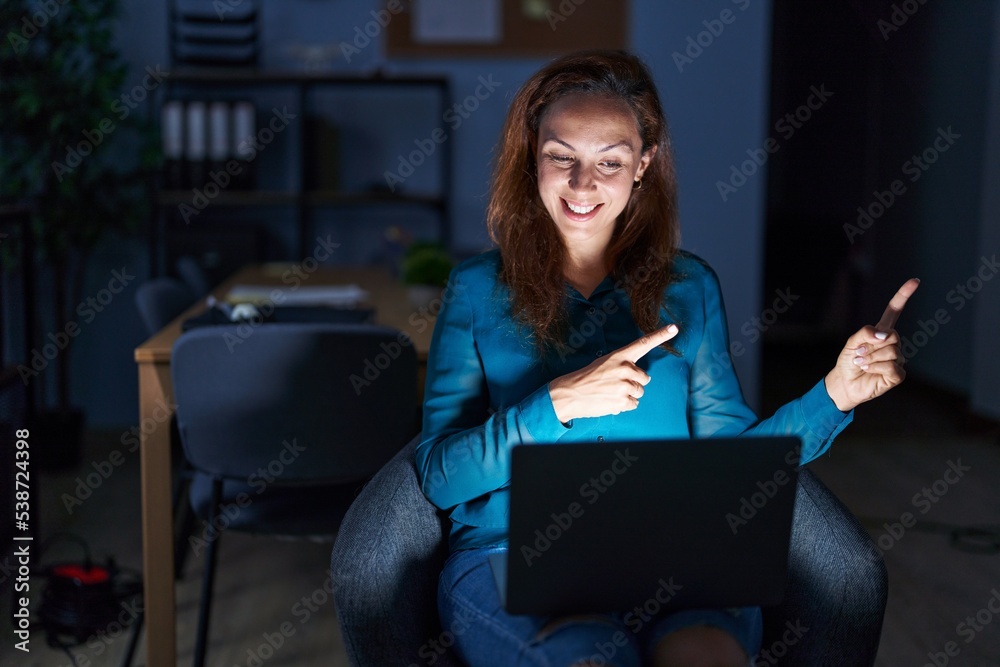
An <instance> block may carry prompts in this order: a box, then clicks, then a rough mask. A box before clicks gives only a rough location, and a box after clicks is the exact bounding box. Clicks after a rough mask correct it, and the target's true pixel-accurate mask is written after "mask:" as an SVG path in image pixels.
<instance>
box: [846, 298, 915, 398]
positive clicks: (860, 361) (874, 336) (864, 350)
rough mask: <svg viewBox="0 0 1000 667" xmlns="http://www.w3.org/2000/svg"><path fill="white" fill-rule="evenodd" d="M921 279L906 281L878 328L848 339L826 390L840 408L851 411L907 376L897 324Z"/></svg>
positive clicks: (863, 330)
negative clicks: (900, 348) (896, 328)
mask: <svg viewBox="0 0 1000 667" xmlns="http://www.w3.org/2000/svg"><path fill="white" fill-rule="evenodd" d="M919 284H920V281H919V280H918V279H916V278H911V279H910V280H907V281H906V282H905V283H903V286H902V287H900V288H899V291H897V292H896V295H895V296H893V297H892V300H891V301H890V302H889V306H888V307H887V308H886V309H885V312H884V313H883V314H882V319H880V320H879V322H878V324H876V325H875V326H874V327H872V326H866V327H862V328H861V330H859V331H858V332H857V333H856V334H854V335H853V336H851V337H850V338H849V339H847V344H846V345H845V346H844V349H843V350H841V352H840V356H839V357H838V358H837V365H836V366H834V367H833V370H831V371H830V372H829V373H827V375H826V391H827V393H828V394H830V398H832V399H833V402H834V403H835V404H836V405H837V407H838V408H839V409H840V410H842V411H844V412H847V411H849V410H853V409H854V408H855V407H856V406H858V405H860V404H861V403H864V402H865V401H870V400H872V399H873V398H877V397H879V396H881V395H882V394H884V393H885V392H887V391H889V390H890V389H892V388H893V387H895V386H896V385H897V384H899V383H900V382H902V381H903V378H905V377H906V371H904V370H903V361H904V359H903V355H902V354H901V353H900V350H899V335H898V334H897V333H896V330H895V329H894V327H895V326H896V321H897V320H898V319H899V314H900V313H901V312H903V306H905V305H906V301H907V299H909V298H910V297H911V296H912V295H913V293H914V292H915V291H917V286H918V285H919Z"/></svg>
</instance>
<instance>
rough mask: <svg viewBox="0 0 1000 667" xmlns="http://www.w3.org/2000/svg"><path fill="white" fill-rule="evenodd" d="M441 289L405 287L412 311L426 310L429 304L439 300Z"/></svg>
mask: <svg viewBox="0 0 1000 667" xmlns="http://www.w3.org/2000/svg"><path fill="white" fill-rule="evenodd" d="M442 291H443V290H442V288H440V287H438V286H436V285H407V287H406V295H407V296H408V297H409V299H410V305H411V306H413V309H414V310H427V309H428V308H429V307H430V305H431V302H433V301H434V300H435V299H440V298H441V293H442Z"/></svg>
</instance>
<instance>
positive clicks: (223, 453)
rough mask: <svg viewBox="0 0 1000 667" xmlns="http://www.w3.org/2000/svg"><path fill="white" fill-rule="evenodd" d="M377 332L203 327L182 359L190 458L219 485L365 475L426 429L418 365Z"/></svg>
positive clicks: (393, 338)
mask: <svg viewBox="0 0 1000 667" xmlns="http://www.w3.org/2000/svg"><path fill="white" fill-rule="evenodd" d="M408 342H409V341H408V339H407V338H405V337H404V336H402V335H401V334H400V333H399V332H398V331H397V330H395V329H391V328H388V327H381V326H376V325H367V324H317V323H308V324H292V323H289V324H262V325H258V326H253V325H252V324H248V323H244V324H241V325H220V326H209V327H201V328H197V329H192V330H190V331H187V332H185V333H184V334H182V335H181V337H180V338H178V339H177V342H176V343H175V344H174V348H173V356H172V358H171V373H172V376H173V386H174V400H175V402H176V403H177V423H178V428H179V430H180V434H181V442H182V444H183V447H184V452H185V457H186V458H187V460H188V461H189V462H190V463H191V465H192V466H193V467H194V468H195V469H196V470H200V471H203V472H206V473H210V474H213V475H217V476H220V477H228V478H234V479H242V480H244V481H246V480H248V479H252V477H253V476H254V475H256V476H257V477H258V478H262V479H267V478H268V477H269V476H270V477H273V478H276V479H277V480H278V481H280V482H305V481H308V482H324V483H332V482H346V481H350V480H357V479H364V478H366V477H368V476H370V475H372V474H374V473H375V472H377V471H378V469H379V468H380V467H381V466H382V465H383V464H384V463H385V462H386V461H388V460H389V459H390V458H391V457H392V455H393V454H395V453H396V452H397V451H398V450H399V449H400V448H401V447H402V446H403V444H405V443H406V441H407V439H409V437H410V436H411V435H412V434H413V433H414V432H415V431H416V414H417V399H416V391H417V362H416V353H415V352H414V350H413V346H412V345H410V344H407V343H408Z"/></svg>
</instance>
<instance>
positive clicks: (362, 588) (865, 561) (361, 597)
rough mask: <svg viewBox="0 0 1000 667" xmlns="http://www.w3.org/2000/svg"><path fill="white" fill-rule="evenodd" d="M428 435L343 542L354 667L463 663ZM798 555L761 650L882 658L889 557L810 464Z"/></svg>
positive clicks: (340, 579)
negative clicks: (450, 620)
mask: <svg viewBox="0 0 1000 667" xmlns="http://www.w3.org/2000/svg"><path fill="white" fill-rule="evenodd" d="M417 442H419V436H418V437H417V438H414V439H413V440H412V441H411V442H410V443H409V444H408V445H407V446H406V447H405V448H403V449H402V450H401V451H400V452H399V453H397V454H396V456H394V457H393V458H392V460H391V461H389V463H388V464H386V465H385V467H383V468H382V470H380V471H379V473H378V474H377V475H375V477H373V478H372V480H371V482H369V483H368V484H367V485H366V486H365V488H364V490H363V491H362V492H361V493H360V494H359V495H358V498H357V500H355V501H354V504H353V505H352V506H351V509H350V511H349V512H348V513H347V516H345V517H344V520H343V522H342V524H341V527H340V534H339V535H338V537H337V542H336V543H335V544H334V546H333V553H332V555H331V575H332V578H333V586H334V590H333V596H334V601H335V604H336V605H337V618H338V623H339V624H340V632H341V636H342V638H343V641H344V647H345V649H346V650H347V656H348V659H349V660H350V663H351V665H353V666H354V667H382V666H384V665H409V664H421V665H423V664H432V663H433V664H434V665H435V666H436V667H462V662H461V661H460V660H459V659H458V657H457V656H456V655H455V653H454V652H453V651H452V650H451V649H450V647H451V646H452V644H453V643H454V637H452V636H449V634H448V633H447V632H446V631H445V630H443V629H442V628H441V625H440V623H439V621H438V615H437V583H438V575H439V574H440V572H441V570H442V568H443V567H444V561H445V559H446V558H447V556H448V534H447V530H448V529H447V526H448V522H447V517H446V516H445V515H444V514H443V513H442V512H440V511H439V510H438V509H437V508H436V507H435V506H434V505H432V504H431V503H430V502H429V501H428V500H427V499H426V497H425V496H424V494H423V492H422V491H421V490H420V485H419V482H418V480H417V471H416V466H415V464H414V450H415V448H416V444H417ZM788 560H789V563H788V564H789V581H788V588H787V590H786V593H785V599H784V601H783V602H782V604H781V605H780V606H778V607H768V608H764V610H763V612H764V637H763V644H762V654H761V655H762V660H763V659H765V658H764V657H763V656H764V654H763V651H764V650H767V651H770V653H769V655H770V656H776V659H778V664H781V665H790V666H799V665H801V666H803V667H814V666H815V665H838V666H841V665H859V666H860V665H868V666H870V665H872V664H874V662H875V654H876V652H877V651H878V644H879V638H880V636H881V633H882V619H883V616H884V613H885V605H886V600H887V595H888V586H887V577H886V569H885V563H884V562H883V560H882V556H881V554H880V553H879V551H878V549H877V548H876V547H875V544H874V542H873V541H872V539H871V537H870V536H869V535H868V533H867V532H866V531H865V530H864V528H863V527H862V526H861V524H860V523H859V522H858V521H857V519H856V518H855V517H854V516H853V515H852V514H851V513H850V511H849V510H848V509H847V508H846V507H844V505H843V504H841V502H840V501H839V500H837V498H836V497H835V496H834V495H833V494H832V493H831V492H830V490H829V489H827V488H826V487H825V486H824V485H823V484H822V482H820V481H819V480H818V479H817V478H816V477H815V476H814V475H813V474H812V473H811V472H809V470H807V469H805V468H803V469H801V470H800V471H799V485H798V490H797V495H796V500H795V513H794V519H793V527H792V540H791V547H790V553H789V559H788ZM829 563H833V565H832V566H830V565H829ZM793 628H795V629H799V628H808V630H807V631H805V632H797V633H790V630H791V629H793ZM771 649H774V650H773V651H771ZM761 664H765V663H763V662H762V663H761ZM766 664H772V662H766Z"/></svg>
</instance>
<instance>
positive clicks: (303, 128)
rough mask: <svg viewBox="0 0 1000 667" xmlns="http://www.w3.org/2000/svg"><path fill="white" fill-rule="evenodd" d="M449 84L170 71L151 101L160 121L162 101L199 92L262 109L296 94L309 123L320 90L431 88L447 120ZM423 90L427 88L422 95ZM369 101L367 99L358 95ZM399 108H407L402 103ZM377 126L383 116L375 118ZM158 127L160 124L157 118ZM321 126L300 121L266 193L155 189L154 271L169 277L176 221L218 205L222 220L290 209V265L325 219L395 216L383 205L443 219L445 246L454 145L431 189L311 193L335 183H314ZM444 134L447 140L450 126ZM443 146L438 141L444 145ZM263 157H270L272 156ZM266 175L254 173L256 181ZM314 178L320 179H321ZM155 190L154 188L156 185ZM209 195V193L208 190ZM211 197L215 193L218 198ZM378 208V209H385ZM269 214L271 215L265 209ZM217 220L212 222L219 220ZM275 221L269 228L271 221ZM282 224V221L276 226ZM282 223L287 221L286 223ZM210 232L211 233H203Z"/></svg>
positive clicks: (335, 75) (400, 78) (344, 75)
mask: <svg viewBox="0 0 1000 667" xmlns="http://www.w3.org/2000/svg"><path fill="white" fill-rule="evenodd" d="M450 85H451V84H450V80H449V78H448V77H447V76H440V75H427V74H417V75H408V74H400V75H397V74H389V73H386V72H384V71H381V70H379V71H376V72H366V73H361V72H344V71H341V72H336V71H323V72H309V71H295V70H290V69H285V70H269V69H257V68H251V67H246V68H240V67H205V68H200V67H191V66H177V67H173V68H172V69H171V70H170V72H169V73H168V74H166V75H165V76H164V85H163V86H160V87H159V88H158V89H157V91H156V93H155V95H151V96H150V114H151V116H152V117H153V118H154V119H155V118H156V115H157V113H158V110H159V108H160V106H161V105H162V103H163V101H164V100H167V99H172V98H173V99H178V100H180V101H184V100H186V99H187V98H190V97H193V96H194V95H198V96H199V99H202V98H203V97H208V98H211V99H220V100H223V101H225V100H227V99H231V98H233V96H234V95H236V94H239V95H244V96H246V98H245V99H250V100H253V101H254V103H255V104H257V105H258V106H259V105H260V97H261V94H265V93H266V94H267V95H270V96H272V97H273V94H276V93H277V94H282V95H284V94H286V93H291V94H292V95H293V96H294V97H296V98H297V99H295V100H292V101H291V102H290V104H289V106H290V108H291V109H292V111H293V113H295V114H302V115H303V117H304V118H309V117H310V114H313V113H317V110H318V109H322V108H323V103H324V100H325V97H323V96H322V95H321V94H320V93H323V92H325V91H329V92H333V91H336V90H337V89H338V88H345V87H346V88H347V89H348V90H347V91H346V92H349V93H350V94H351V95H358V94H367V93H368V92H370V90H369V88H370V87H374V88H375V89H378V88H379V87H383V88H386V89H390V90H391V91H392V93H393V94H394V95H395V94H400V95H403V96H404V98H405V97H407V96H412V95H410V93H413V92H414V91H415V90H416V91H417V92H420V93H421V98H420V99H421V100H423V93H424V92H425V90H426V89H429V92H432V93H435V96H436V97H437V106H438V111H439V113H440V114H441V115H442V117H443V115H444V114H445V113H447V110H448V108H449V105H450V104H451V94H450ZM421 89H425V90H421ZM361 96H362V98H364V95H361ZM401 108H405V105H404V106H402V107H401ZM373 120H375V121H378V119H377V118H376V119H373ZM154 122H155V121H154ZM381 122H383V123H390V122H391V123H396V122H398V121H397V119H396V118H394V117H393V116H391V115H386V117H385V118H384V119H382V121H381ZM322 131H323V128H322V127H319V126H316V125H315V124H311V123H308V122H306V123H302V124H301V125H300V126H299V128H298V129H297V130H295V131H294V132H291V133H290V135H289V139H288V145H287V146H286V148H287V150H288V153H287V154H286V155H285V156H284V157H285V158H290V159H285V162H284V163H283V166H284V167H285V168H286V170H285V171H283V172H282V174H285V176H277V175H274V176H272V178H274V179H278V180H276V181H275V180H268V179H263V180H257V183H258V184H259V185H260V186H262V189H248V190H240V189H237V188H236V186H237V185H242V182H241V183H239V184H237V183H233V184H231V186H232V187H230V188H228V189H227V188H218V187H217V186H216V185H214V184H208V185H207V186H202V187H198V188H190V187H189V188H179V189H170V190H161V191H156V192H155V194H153V195H152V197H151V199H152V201H153V209H154V211H153V223H152V224H153V229H152V233H151V243H150V265H151V266H154V267H158V268H157V274H158V275H159V274H162V273H165V270H164V267H166V266H167V265H168V262H169V261H172V260H171V259H170V258H169V257H168V253H167V249H166V244H165V241H164V239H165V238H166V234H167V231H168V230H169V229H172V228H174V227H178V226H179V221H180V220H182V219H183V220H184V222H185V223H186V222H188V220H189V217H190V211H189V210H188V208H187V207H192V208H195V209H197V210H199V211H201V210H202V209H205V208H209V207H215V209H214V210H218V211H219V212H220V213H223V215H220V216H219V217H220V218H224V217H225V213H226V212H227V211H226V209H232V210H229V211H228V213H232V214H234V215H236V214H238V212H242V210H245V209H250V208H265V207H276V208H278V207H280V208H281V209H282V213H285V212H290V213H292V214H293V215H294V218H295V220H294V221H292V224H294V225H295V228H296V234H295V235H296V237H297V241H296V245H297V248H296V249H294V250H290V251H289V252H288V253H287V255H288V256H287V257H285V258H284V259H287V260H289V261H296V260H298V259H299V258H302V257H305V256H307V255H308V253H309V250H310V248H309V247H308V243H309V242H310V239H311V238H312V227H313V225H314V224H316V221H317V220H318V219H320V218H322V219H323V220H324V224H325V223H326V222H327V221H329V220H335V219H343V220H344V221H345V222H346V223H348V224H356V218H357V217H358V216H357V215H355V213H356V212H355V211H354V210H347V209H351V208H352V207H364V206H369V207H372V208H373V209H376V210H378V211H379V213H382V212H386V213H393V214H394V213H395V211H394V210H388V211H386V210H385V208H384V207H390V206H410V207H421V208H424V209H430V211H431V212H432V213H434V214H435V217H436V218H437V220H438V234H437V236H438V239H439V240H440V241H441V242H442V243H443V244H444V245H445V246H447V245H448V244H449V237H450V207H451V205H450V202H449V196H448V193H450V191H451V181H452V174H451V160H452V156H451V150H452V144H451V143H448V144H447V145H446V146H444V147H443V148H442V151H441V159H440V160H439V162H440V164H439V169H440V177H439V182H440V185H434V186H430V189H431V191H430V192H429V193H428V192H423V193H421V192H412V193H403V192H391V191H390V190H389V189H388V188H386V189H384V190H383V189H377V190H370V191H365V190H355V191H341V190H337V189H336V188H331V189H323V190H310V189H309V188H308V186H309V185H310V184H317V185H319V184H325V183H335V182H336V181H331V180H328V179H326V178H316V179H315V180H313V179H312V178H311V171H312V169H313V167H314V164H315V155H314V153H315V151H314V149H315V148H316V147H317V144H318V142H319V141H320V139H321V138H322ZM445 132H446V136H450V133H448V130H447V128H446V129H445ZM439 143H441V142H439ZM265 159H269V160H270V159H272V158H271V156H270V155H269V156H268V157H267V158H265ZM289 167H291V173H292V174H293V177H292V178H291V179H288V178H287V177H286V175H287V173H288V171H287V168H289ZM260 174H261V172H259V171H258V172H257V175H258V177H259V176H260ZM317 176H320V175H318V174H317ZM380 183H381V180H380V179H379V177H378V174H377V173H372V174H371V175H370V179H369V180H367V181H364V182H363V183H358V184H352V186H351V187H355V188H365V187H371V184H375V186H374V187H378V185H377V184H380ZM153 187H154V188H155V187H156V185H155V184H153ZM206 190H207V192H206ZM213 195H214V196H213ZM380 207H381V208H380ZM268 214H270V211H269V212H268ZM212 222H215V221H214V220H213V221H212ZM268 224H271V223H268ZM274 224H278V223H274ZM280 224H283V225H284V224H287V222H286V221H284V220H283V221H281V222H280ZM206 230H207V228H206Z"/></svg>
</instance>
